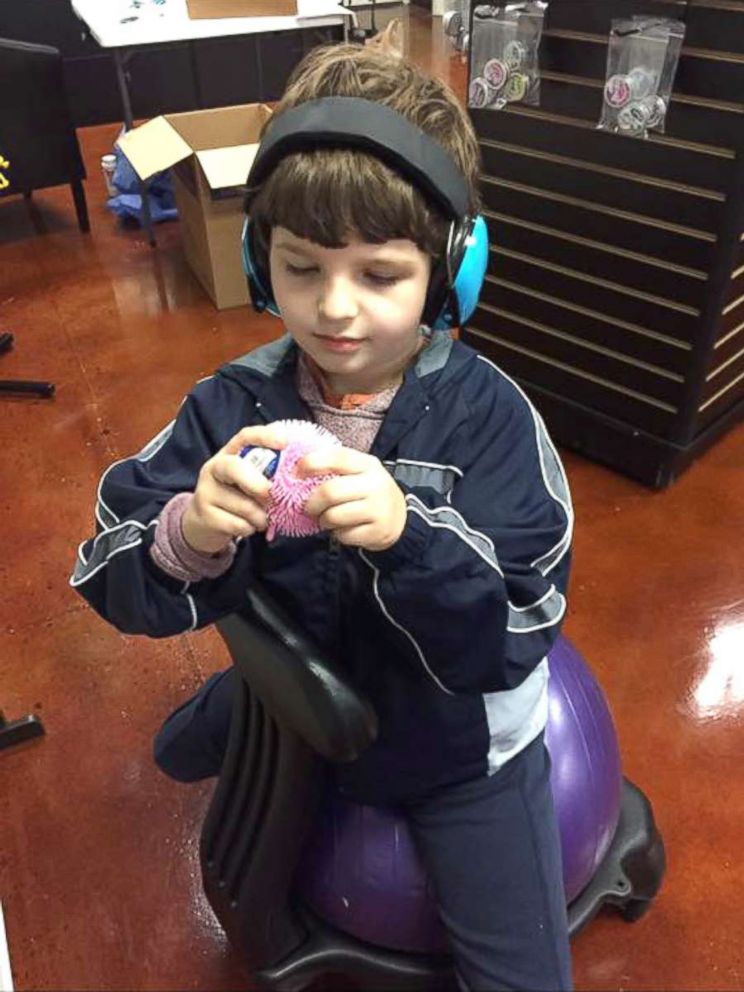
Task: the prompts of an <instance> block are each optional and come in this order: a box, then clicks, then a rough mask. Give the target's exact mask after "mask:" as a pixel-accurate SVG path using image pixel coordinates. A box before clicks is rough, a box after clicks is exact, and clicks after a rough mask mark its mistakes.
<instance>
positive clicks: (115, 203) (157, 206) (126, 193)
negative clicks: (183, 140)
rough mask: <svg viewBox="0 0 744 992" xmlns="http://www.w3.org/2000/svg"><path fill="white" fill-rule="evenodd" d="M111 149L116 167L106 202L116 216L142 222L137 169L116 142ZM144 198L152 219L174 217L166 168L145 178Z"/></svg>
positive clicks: (174, 199) (174, 208)
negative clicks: (112, 193) (111, 189)
mask: <svg viewBox="0 0 744 992" xmlns="http://www.w3.org/2000/svg"><path fill="white" fill-rule="evenodd" d="M114 153H115V158H116V168H115V169H114V174H113V178H112V187H113V190H114V195H113V196H112V197H111V198H110V200H109V201H108V203H107V204H106V205H107V207H108V208H109V210H111V211H112V213H115V214H116V215H117V216H119V217H122V218H124V219H126V220H131V221H135V222H136V223H138V224H142V196H141V194H140V182H139V179H138V178H137V173H136V172H135V171H134V169H133V168H132V166H131V165H130V164H129V161H128V159H127V158H126V156H125V155H124V153H123V152H122V151H121V149H120V148H119V146H118V144H117V145H114ZM147 202H148V204H149V207H150V217H151V219H152V221H153V222H154V223H158V222H160V221H164V220H175V219H176V218H177V217H178V209H177V207H176V198H175V194H174V192H173V180H172V179H171V175H170V170H167V171H165V172H158V173H156V174H155V175H154V176H153V177H152V178H151V179H148V180H147Z"/></svg>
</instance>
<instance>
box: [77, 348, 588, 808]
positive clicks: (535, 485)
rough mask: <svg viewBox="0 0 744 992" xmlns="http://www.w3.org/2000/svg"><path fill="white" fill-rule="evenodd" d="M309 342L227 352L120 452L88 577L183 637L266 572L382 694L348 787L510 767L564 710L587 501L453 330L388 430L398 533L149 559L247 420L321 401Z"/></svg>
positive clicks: (411, 377)
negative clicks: (307, 358)
mask: <svg viewBox="0 0 744 992" xmlns="http://www.w3.org/2000/svg"><path fill="white" fill-rule="evenodd" d="M296 360H297V347H296V345H295V344H294V343H293V342H292V339H291V338H290V337H289V336H288V335H286V336H284V337H283V338H281V339H280V340H278V341H276V342H274V343H273V344H270V345H268V346H265V347H263V348H259V349H257V350H256V351H253V352H251V353H250V354H248V355H246V356H245V357H244V358H241V359H239V360H237V361H235V362H232V363H230V364H228V365H225V366H223V367H222V368H221V369H219V371H218V372H217V373H216V374H215V375H214V376H212V377H211V378H209V379H207V380H205V381H203V382H200V383H199V384H198V385H197V386H196V387H195V388H194V390H193V391H192V392H191V393H190V394H189V396H188V397H187V398H186V400H185V401H184V403H183V405H182V406H181V409H180V411H179V413H178V416H177V417H176V419H175V420H174V421H173V423H171V424H169V425H168V426H167V427H166V428H164V430H163V431H161V432H160V434H158V435H157V437H155V438H154V439H153V440H152V441H151V442H150V443H149V444H148V445H147V446H146V447H145V448H144V449H143V450H142V451H141V452H140V453H139V454H137V455H135V456H134V457H132V458H127V459H125V460H123V461H120V462H116V463H115V464H114V465H112V466H111V467H110V468H109V469H108V470H107V471H106V472H105V474H104V476H103V478H102V480H101V484H100V486H99V492H98V501H97V506H96V518H97V521H98V534H97V536H96V537H95V538H94V539H90V540H88V541H85V542H84V543H83V544H82V545H81V546H80V549H79V552H78V561H77V563H76V568H75V572H74V575H73V577H72V579H71V584H72V585H73V586H74V587H75V588H76V589H77V590H78V591H79V592H80V593H81V595H83V596H84V597H85V599H86V600H87V601H88V602H89V603H90V604H91V605H92V606H93V608H94V609H95V610H97V612H98V613H100V614H101V616H102V617H104V618H105V619H107V620H109V621H110V622H111V623H113V624H114V625H115V626H116V627H117V628H118V629H119V630H121V631H123V632H125V633H132V634H148V635H150V636H151V637H167V636H170V635H173V634H178V633H182V632H183V631H188V630H194V629H195V628H198V627H203V626H205V625H206V624H210V623H212V622H213V621H215V620H216V619H218V618H219V617H221V616H224V615H225V614H227V613H229V612H231V611H233V610H234V609H235V608H236V607H238V606H239V605H240V604H241V602H242V601H243V597H244V593H245V589H246V587H247V586H248V585H249V583H250V581H251V577H252V576H253V575H260V576H261V579H262V581H263V583H264V584H265V586H266V588H267V591H268V592H269V593H271V594H273V595H274V596H275V597H276V598H277V599H278V601H280V602H281V603H282V605H283V606H284V608H285V609H286V610H287V611H288V612H289V613H290V615H292V616H293V617H294V618H295V619H296V621H297V622H298V623H299V624H301V625H302V626H303V628H304V629H305V630H306V631H307V632H308V633H309V634H311V635H312V636H313V637H314V638H315V639H316V640H317V642H319V644H320V645H321V646H322V647H323V648H324V649H325V650H326V651H328V652H330V653H331V655H332V656H333V657H335V658H336V659H337V660H338V661H339V663H340V664H342V665H344V666H346V667H347V669H348V671H349V673H350V675H351V677H352V679H353V680H354V682H355V683H356V685H357V686H358V687H359V688H360V689H361V690H362V691H363V692H365V693H366V694H367V695H368V696H369V698H370V699H371V701H372V703H373V704H374V706H375V708H376V710H377V714H378V718H379V723H380V733H379V738H378V740H377V741H376V742H375V744H373V745H372V747H370V748H369V749H368V750H367V751H366V752H365V753H364V754H363V755H362V756H361V758H360V759H359V760H358V761H356V762H354V763H353V764H351V765H349V766H346V767H344V768H342V769H341V770H340V772H339V777H340V780H341V786H342V788H343V789H344V790H345V791H347V792H348V793H349V794H352V795H354V796H356V797H357V798H360V799H364V800H367V801H370V802H394V801H396V800H397V799H402V798H410V797H413V796H416V795H419V794H421V793H423V792H425V791H427V790H429V789H431V788H434V787H438V786H441V785H446V784H448V783H452V782H456V781H464V780H467V779H470V778H474V777H476V776H479V775H483V774H489V773H492V772H494V771H495V770H496V769H497V768H499V767H500V766H501V765H502V764H503V763H504V762H505V761H506V760H508V758H509V757H511V756H512V755H513V754H515V753H517V752H518V751H519V750H521V749H522V748H523V747H524V746H526V744H527V743H529V741H530V740H532V739H534V737H535V736H536V735H537V734H538V733H539V732H540V731H541V730H542V729H543V727H544V725H545V721H546V719H547V677H548V670H547V661H546V660H545V656H546V655H547V653H548V650H549V649H550V646H551V644H552V643H553V641H554V640H555V638H556V637H557V635H558V630H559V626H560V622H561V620H562V618H563V615H564V612H565V605H566V604H565V598H564V596H565V589H566V583H567V579H568V571H569V559H570V544H571V532H572V524H573V514H572V511H571V504H570V496H569V492H568V486H567V484H566V479H565V475H564V472H563V469H562V466H561V464H560V461H559V458H558V455H557V454H556V451H555V449H554V447H553V445H552V443H551V441H550V439H549V437H548V435H547V433H546V431H545V428H544V426H543V423H542V421H541V419H540V418H539V416H538V415H537V413H536V412H535V410H534V408H533V407H532V405H531V404H530V403H529V401H528V400H527V398H526V397H525V396H524V394H523V393H522V392H521V390H520V389H519V388H518V387H517V386H516V385H515V384H514V383H513V382H512V380H510V379H509V378H508V377H507V376H505V375H504V373H502V372H501V371H500V370H499V369H498V368H497V367H496V366H495V365H493V364H492V363H491V362H489V361H488V360H486V359H485V358H483V357H482V356H480V355H478V354H477V353H476V352H475V351H473V350H472V349H470V348H468V347H467V346H466V345H464V344H462V343H461V342H458V341H452V340H451V339H450V338H449V336H448V335H446V334H444V333H439V334H436V335H435V337H434V339H433V341H432V343H431V344H430V346H429V348H427V349H426V350H425V351H424V352H422V353H421V355H420V356H419V359H418V361H417V363H416V364H415V366H413V367H411V368H410V369H409V370H408V371H407V372H406V375H405V379H404V382H403V385H402V386H401V388H400V390H399V391H398V393H397V395H396V397H395V400H394V402H393V404H392V406H391V408H390V410H389V411H388V413H387V415H386V417H385V419H384V421H383V424H382V426H381V428H380V431H379V434H378V435H377V438H376V439H375V442H374V444H373V447H372V454H373V455H376V456H377V457H378V458H380V459H381V460H382V461H383V462H384V463H385V464H386V466H387V467H388V469H389V471H390V472H391V473H392V474H393V476H394V478H395V479H396V480H397V482H398V483H399V485H400V486H401V488H402V490H403V491H404V493H405V498H406V504H407V508H408V519H407V523H406V526H405V529H404V531H403V534H402V536H401V538H400V540H399V541H398V542H397V543H396V544H395V545H394V546H393V547H392V548H389V549H388V550H387V551H382V552H371V551H365V550H360V549H354V548H344V547H337V546H335V544H332V543H331V541H330V540H329V537H328V535H327V534H322V535H319V536H316V537H311V538H302V539H298V538H277V539H276V540H275V541H274V542H272V543H271V544H269V543H268V542H267V541H266V540H265V538H264V537H263V535H255V536H253V537H252V538H250V539H249V540H247V541H244V542H242V543H241V544H240V545H239V550H238V553H237V555H236V559H235V561H234V563H233V565H232V566H231V567H230V569H229V570H228V571H227V572H226V573H225V574H224V575H222V576H221V577H219V578H217V579H209V580H207V579H205V580H203V581H201V582H197V583H194V584H191V585H189V584H188V583H187V584H184V583H181V582H178V581H176V580H174V579H172V578H170V577H169V576H167V575H166V574H164V573H163V572H162V571H161V570H160V569H159V568H158V567H157V566H156V565H155V564H154V562H153V561H152V559H151V557H150V554H149V550H148V549H149V547H150V545H151V543H152V540H153V531H154V526H155V523H156V521H157V517H158V514H159V513H160V511H161V509H162V507H163V506H164V505H165V503H166V502H167V501H168V500H169V499H170V498H171V497H172V496H173V495H174V494H176V493H179V492H184V491H193V490H194V488H195V486H196V481H197V476H198V473H199V469H200V468H201V466H202V465H203V463H204V462H205V461H206V460H207V459H208V458H210V457H211V456H212V455H213V454H215V452H216V451H217V450H218V449H220V448H221V447H222V446H223V445H224V444H225V443H226V442H227V441H228V439H229V438H231V437H232V436H233V435H234V434H235V433H236V432H237V431H238V430H239V429H240V428H242V427H245V426H248V425H251V424H256V423H270V422H272V421H275V420H283V419H286V418H300V419H312V418H311V415H310V411H309V410H308V408H307V407H306V405H305V404H304V402H303V401H302V399H301V398H300V396H299V394H298V392H297V389H296V385H295V369H296Z"/></svg>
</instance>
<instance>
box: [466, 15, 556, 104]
mask: <svg viewBox="0 0 744 992" xmlns="http://www.w3.org/2000/svg"><path fill="white" fill-rule="evenodd" d="M547 6H548V4H547V0H526V2H524V3H516V2H514V3H504V4H500V5H498V6H477V7H476V8H475V9H474V10H473V18H472V37H471V40H470V87H469V91H468V105H469V106H470V107H474V108H475V107H478V108H480V107H487V108H488V109H490V110H500V109H501V108H502V107H505V106H506V105H507V104H510V103H526V104H529V105H530V106H533V107H535V106H538V105H539V103H540V61H539V53H540V38H541V37H542V29H543V21H544V19H545V10H546V8H547Z"/></svg>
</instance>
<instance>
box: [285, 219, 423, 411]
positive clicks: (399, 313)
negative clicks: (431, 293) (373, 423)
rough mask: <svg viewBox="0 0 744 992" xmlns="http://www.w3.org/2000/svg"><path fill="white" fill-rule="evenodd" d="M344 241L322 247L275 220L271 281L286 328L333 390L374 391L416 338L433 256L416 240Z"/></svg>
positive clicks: (403, 361)
mask: <svg viewBox="0 0 744 992" xmlns="http://www.w3.org/2000/svg"><path fill="white" fill-rule="evenodd" d="M347 241H348V244H347V245H346V246H345V247H343V248H323V247H322V246H321V245H318V244H316V243H315V242H313V241H306V240H305V239H303V238H298V237H297V236H296V235H294V234H292V232H291V231H288V230H287V229H286V228H283V227H275V228H273V230H272V237H271V252H270V256H269V264H270V268H271V284H272V286H273V289H274V298H275V300H276V303H277V306H278V307H279V310H280V312H281V315H282V319H283V320H284V323H285V324H286V326H287V330H288V331H289V332H290V333H291V334H292V336H293V337H294V339H295V340H296V341H297V344H298V345H299V346H300V347H301V348H302V350H303V351H305V352H306V353H307V354H308V355H310V357H311V358H313V359H314V360H315V361H316V362H317V364H318V365H319V366H320V367H321V369H323V371H324V372H325V373H326V377H327V379H328V382H329V385H330V386H331V388H332V389H333V390H334V392H338V393H350V392H359V393H367V392H369V393H371V392H376V391H377V390H379V389H383V388H385V386H387V385H389V384H390V383H391V382H393V381H394V380H395V379H396V377H397V376H398V375H399V374H400V372H401V371H402V369H404V368H405V366H406V365H407V364H408V362H409V361H410V360H411V358H412V357H413V356H414V355H415V354H416V352H417V351H418V350H419V348H420V346H421V341H422V338H421V334H420V331H419V325H420V321H421V314H422V313H423V309H424V303H425V300H426V290H427V287H428V284H429V273H430V260H429V256H428V255H427V254H426V253H425V252H422V251H421V250H420V249H419V248H418V246H417V245H416V244H414V242H413V241H407V240H403V239H400V240H393V241H386V242H385V243H384V244H381V245H376V244H369V243H368V242H366V241H361V240H360V239H359V238H358V237H356V236H353V235H350V236H349V237H348V239H347Z"/></svg>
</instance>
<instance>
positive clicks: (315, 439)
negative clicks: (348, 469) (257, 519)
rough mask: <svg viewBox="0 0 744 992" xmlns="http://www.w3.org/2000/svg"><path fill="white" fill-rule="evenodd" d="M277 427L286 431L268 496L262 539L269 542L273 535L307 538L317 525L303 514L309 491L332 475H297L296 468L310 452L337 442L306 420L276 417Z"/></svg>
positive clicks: (317, 530) (319, 528)
mask: <svg viewBox="0 0 744 992" xmlns="http://www.w3.org/2000/svg"><path fill="white" fill-rule="evenodd" d="M276 426H277V427H279V428H281V430H282V431H283V432H284V433H285V434H286V437H287V445H286V447H285V448H284V449H283V450H282V452H281V454H280V457H279V464H278V466H277V469H276V472H275V474H274V478H273V480H272V483H271V493H270V495H269V507H268V516H269V527H268V530H267V531H266V538H267V540H269V541H273V540H274V538H275V537H276V535H277V534H282V535H284V536H286V537H310V536H311V535H312V534H317V533H318V532H319V531H320V530H321V527H320V525H319V524H318V521H317V520H316V518H315V517H311V516H309V515H308V514H307V513H305V504H306V503H307V501H308V499H309V498H310V495H311V493H312V492H313V490H314V489H316V488H317V487H318V486H319V485H320V484H321V483H322V482H325V481H326V480H327V479H332V478H333V477H334V476H333V474H332V473H331V474H326V475H313V476H309V477H308V478H304V479H303V478H300V477H299V476H298V475H297V471H296V467H297V462H299V461H300V460H301V459H302V458H304V457H305V455H309V454H310V452H312V451H323V450H326V449H328V448H336V447H339V446H340V445H341V442H340V441H339V439H338V438H337V437H336V435H335V434H333V433H331V431H328V430H326V429H325V427H321V426H320V425H319V424H313V423H311V422H310V421H308V420H279V421H277V425H276Z"/></svg>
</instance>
